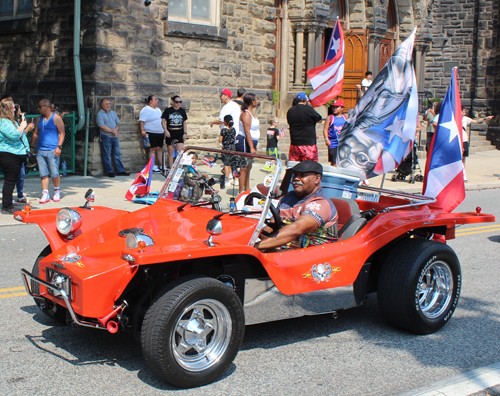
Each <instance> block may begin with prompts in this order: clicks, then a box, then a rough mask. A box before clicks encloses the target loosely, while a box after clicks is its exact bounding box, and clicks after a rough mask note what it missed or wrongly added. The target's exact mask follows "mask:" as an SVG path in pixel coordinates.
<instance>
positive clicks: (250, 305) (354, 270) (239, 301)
mask: <svg viewBox="0 0 500 396" xmlns="http://www.w3.org/2000/svg"><path fill="white" fill-rule="evenodd" d="M192 152H195V153H196V154H197V156H198V158H200V159H202V161H201V162H200V163H199V164H195V163H194V162H195V161H194V160H193V155H192ZM223 163H226V164H227V163H231V166H232V168H233V170H234V175H235V178H234V180H235V182H234V183H231V185H228V186H223V185H222V184H224V178H223V177H222V178H221V177H220V176H221V173H220V170H221V167H222V166H223ZM249 163H251V164H252V170H251V174H252V177H253V179H254V180H255V179H257V180H258V181H260V182H261V183H258V185H257V186H256V187H255V188H254V191H252V192H251V193H250V194H248V192H247V193H244V194H238V189H237V187H236V186H235V184H237V183H236V180H237V178H236V176H237V175H238V173H239V169H241V168H243V167H246V166H247V165H248V164H249ZM221 165H222V166H221ZM198 167H199V169H198ZM332 172H333V171H332ZM202 174H204V175H208V179H207V178H205V177H203V176H201V175H202ZM289 176H290V174H289V172H287V173H285V172H284V170H283V169H282V164H281V162H280V161H279V160H276V159H274V158H272V157H267V156H260V155H251V154H242V153H235V152H225V151H222V150H215V149H205V148H199V147H188V148H186V149H185V150H184V151H183V152H182V153H181V154H180V155H179V157H178V158H177V160H176V162H175V164H174V166H173V169H172V170H171V172H170V173H169V175H168V177H167V180H166V182H165V185H164V187H163V189H162V190H161V192H160V194H159V197H158V199H157V201H156V202H155V203H154V204H153V205H150V206H146V207H144V208H142V209H140V210H137V211H134V212H127V211H123V210H114V209H110V208H105V207H98V206H96V207H91V206H90V205H89V204H88V203H87V204H86V205H85V206H86V207H83V208H63V209H61V210H56V209H50V210H38V211H34V212H16V214H15V218H16V219H17V220H19V221H21V222H25V223H36V224H38V225H39V226H40V228H41V229H42V230H43V232H44V233H45V236H46V237H47V239H48V242H49V245H48V246H47V247H46V248H45V249H44V250H43V251H42V252H41V254H40V256H39V257H38V259H37V260H36V262H35V264H34V266H33V269H32V271H31V272H29V271H27V270H26V269H23V270H22V276H23V279H24V282H25V285H26V288H27V290H28V292H29V293H30V294H31V295H32V296H33V297H34V299H35V302H36V304H37V305H38V306H39V307H40V308H41V310H42V311H43V312H44V313H45V314H47V315H48V316H50V317H52V318H54V319H55V320H58V321H62V322H65V323H73V324H76V325H80V326H86V327H91V328H95V329H102V330H107V331H109V332H110V333H116V332H117V331H125V332H128V333H129V334H130V335H132V336H133V337H136V338H137V339H140V342H141V344H142V349H143V354H144V357H145V360H146V361H147V363H148V365H149V367H150V368H151V370H153V371H154V372H155V373H156V374H157V375H158V376H159V377H161V378H162V379H164V380H165V381H167V382H169V383H171V384H173V385H176V386H179V387H195V386H200V385H203V384H206V383H209V382H212V381H214V380H216V379H217V378H218V377H220V376H221V375H222V373H223V372H224V371H225V370H226V369H227V368H228V367H229V365H230V364H231V363H232V361H233V360H234V359H235V357H236V355H237V353H238V350H239V348H240V345H241V342H242V340H243V336H244V329H245V325H251V324H255V323H263V322H269V321H275V320H281V319H286V318H293V317H299V316H305V315H315V314H323V313H328V312H335V311H337V310H341V309H346V308H349V307H355V306H358V305H360V304H362V303H363V300H364V299H365V296H366V295H367V294H368V293H374V292H376V293H378V301H379V305H380V311H381V313H382V315H383V317H384V318H385V319H386V320H387V321H388V322H390V323H391V324H393V325H394V326H396V327H399V328H402V329H406V330H408V331H411V332H414V333H417V334H428V333H432V332H435V331H437V330H438V329H440V328H441V327H442V326H443V325H444V324H445V323H446V322H447V321H448V320H449V319H450V318H451V316H452V315H453V312H454V310H455V308H456V306H457V302H458V299H459V294H460V286H461V281H462V280H461V270H460V264H459V261H458V259H457V257H456V255H455V253H454V252H453V250H452V249H451V248H450V247H449V246H447V245H446V244H445V243H441V242H436V241H434V240H432V238H433V236H436V235H437V236H441V238H442V239H444V238H446V239H452V238H454V235H455V227H456V226H457V225H459V224H468V223H481V222H493V221H494V220H495V219H494V216H492V215H487V214H482V213H480V212H479V211H478V212H477V213H446V212H443V211H442V210H440V209H439V208H437V207H435V206H433V202H434V200H433V199H429V198H427V197H424V196H421V195H413V194H405V193H399V192H394V191H387V190H381V189H376V188H369V187H366V188H365V190H363V192H361V191H359V192H358V191H357V190H358V188H357V183H355V184H352V185H351V187H346V186H345V185H342V181H343V180H344V179H343V175H342V174H330V175H328V172H326V173H325V175H324V179H325V180H324V181H325V189H326V190H327V191H328V192H329V193H331V196H332V198H331V199H332V201H333V202H334V203H335V205H336V207H337V210H338V212H339V225H338V235H337V236H338V240H337V241H336V242H333V243H330V244H325V245H320V246H310V247H307V248H304V249H296V250H286V249H278V250H276V251H273V252H265V251H260V250H258V249H256V248H255V247H254V244H255V243H256V241H257V240H258V238H259V235H260V233H261V231H262V229H263V228H264V226H265V224H268V225H270V226H272V227H274V228H277V227H279V226H280V223H281V221H280V219H279V212H278V211H277V209H276V206H277V202H278V201H277V199H278V198H279V196H280V195H283V194H285V193H286V192H287V191H288V189H289V182H290V177H289ZM328 178H330V179H329V180H330V181H331V180H335V183H333V184H332V183H329V182H328ZM217 180H219V182H220V187H225V188H224V189H222V188H219V186H217V185H216V184H214V182H217ZM280 182H281V187H280V188H279V189H278V185H279V183H280ZM214 188H219V191H215V190H214ZM87 195H88V196H87V199H88V200H89V201H92V197H93V195H92V194H91V192H90V191H89V193H88V194H87ZM346 197H347V198H346ZM272 220H274V221H272Z"/></svg>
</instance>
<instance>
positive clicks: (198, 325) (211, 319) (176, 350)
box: [171, 299, 232, 372]
mask: <svg viewBox="0 0 500 396" xmlns="http://www.w3.org/2000/svg"><path fill="white" fill-rule="evenodd" d="M231 332H232V321H231V315H230V314H229V311H228V310H227V308H226V307H225V305H224V304H222V303H221V302H219V301H217V300H212V299H204V300H200V301H197V302H195V303H194V304H191V305H190V306H189V307H187V308H186V309H185V310H184V311H183V313H182V314H181V315H180V316H179V319H178V320H177V323H176V324H175V326H174V331H173V333H172V338H171V345H172V349H173V354H174V357H175V360H176V361H177V363H178V364H179V365H180V366H181V367H183V368H184V369H186V370H189V371H194V372H197V371H203V370H206V369H208V368H210V367H212V366H213V365H214V364H216V363H217V362H218V361H219V360H220V358H221V357H222V356H223V355H224V353H225V352H226V350H227V348H228V345H229V341H230V339H231Z"/></svg>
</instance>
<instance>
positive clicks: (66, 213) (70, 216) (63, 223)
mask: <svg viewBox="0 0 500 396" xmlns="http://www.w3.org/2000/svg"><path fill="white" fill-rule="evenodd" d="M81 225H82V216H80V213H78V212H77V211H76V210H73V209H70V208H62V209H61V210H60V211H59V212H58V213H57V216H56V227H57V231H59V232H60V233H61V234H63V235H68V234H71V233H72V232H75V231H76V230H78V229H79V228H80V226H81Z"/></svg>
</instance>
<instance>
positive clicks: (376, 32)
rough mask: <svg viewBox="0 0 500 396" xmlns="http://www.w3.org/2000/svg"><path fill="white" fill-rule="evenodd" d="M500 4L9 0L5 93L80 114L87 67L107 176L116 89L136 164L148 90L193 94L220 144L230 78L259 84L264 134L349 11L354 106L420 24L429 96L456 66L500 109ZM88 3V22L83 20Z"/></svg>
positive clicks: (1, 20) (0, 31)
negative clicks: (106, 131) (104, 101)
mask: <svg viewBox="0 0 500 396" xmlns="http://www.w3.org/2000/svg"><path fill="white" fill-rule="evenodd" d="M75 3H76V4H75ZM148 3H151V4H150V5H149V6H147V4H148ZM495 3H496V4H497V5H498V3H497V0H169V1H168V0H151V1H149V0H146V1H144V0H85V1H81V0H2V1H1V4H0V93H2V94H3V93H9V94H11V95H12V96H13V97H14V98H15V100H16V101H17V102H19V103H20V104H21V105H22V106H23V108H24V109H25V110H27V112H28V113H29V114H36V113H37V104H38V101H39V100H40V99H41V98H45V97H48V98H50V99H51V100H52V101H53V102H55V103H56V104H57V105H58V107H59V108H60V110H62V111H78V109H79V107H78V106H77V96H78V95H79V93H78V91H79V88H78V85H79V83H78V80H79V77H78V76H79V75H80V76H81V80H82V83H81V92H82V93H81V94H80V95H83V104H84V107H85V109H87V108H89V109H90V126H91V128H90V139H89V158H88V169H89V173H90V174H100V173H102V163H101V159H100V152H99V145H98V139H97V136H98V131H97V128H96V127H95V114H96V112H97V111H98V110H99V101H100V99H101V98H103V97H109V98H110V99H111V103H112V107H111V108H112V109H114V110H115V111H116V112H117V113H118V116H119V118H120V120H121V122H122V128H121V131H120V132H121V137H120V142H121V143H120V145H121V149H122V155H123V158H124V163H125V167H126V168H127V169H130V170H131V171H138V170H139V169H140V168H141V167H142V166H143V165H144V164H145V158H146V156H145V153H144V151H143V149H142V147H141V142H140V133H139V126H138V117H139V112H140V110H141V109H142V108H143V107H144V106H145V98H146V97H147V96H148V95H151V94H154V95H157V96H158V98H159V99H160V108H161V109H164V108H165V107H168V106H170V99H169V98H170V97H171V96H173V95H174V94H177V95H180V96H181V97H182V99H183V107H184V108H185V109H186V111H187V114H188V117H189V119H188V144H204V145H213V146H215V145H216V142H217V141H218V130H216V128H213V129H211V128H210V127H209V123H210V121H212V120H214V119H215V117H217V116H218V114H219V111H220V108H221V104H220V99H219V91H220V90H221V89H223V88H230V89H231V90H233V92H236V89H237V88H239V87H243V88H245V89H246V90H247V92H253V93H256V94H257V96H258V97H259V98H260V100H261V107H260V108H259V109H258V115H259V118H260V121H261V126H262V128H261V129H262V130H265V128H266V126H267V125H268V121H269V117H270V116H271V115H278V116H283V115H284V114H285V113H286V111H287V109H288V108H289V107H290V105H291V101H292V99H293V98H294V97H295V95H296V94H297V93H298V92H300V91H307V90H311V87H310V84H309V82H308V80H307V77H306V74H305V72H306V70H308V69H310V68H312V67H314V66H317V65H320V64H321V63H322V59H323V57H324V54H325V48H326V47H327V46H328V40H329V37H330V34H331V31H332V27H333V25H334V22H335V20H336V19H337V18H339V20H340V21H341V23H342V26H343V30H344V35H345V51H346V52H345V79H344V90H343V92H342V95H341V97H342V99H343V100H344V101H345V102H346V108H350V107H353V106H354V104H355V103H356V94H357V93H356V88H355V85H356V84H359V83H360V81H361V79H362V78H363V77H364V73H365V72H366V71H367V70H370V71H372V72H373V73H374V75H376V74H377V72H378V71H379V70H380V68H381V67H382V66H383V65H384V64H385V62H386V61H387V59H388V58H389V57H390V56H391V54H392V52H393V51H394V50H395V48H396V47H397V46H398V45H399V44H400V43H401V42H402V41H403V40H404V39H405V38H406V37H408V35H409V34H410V33H411V32H412V30H413V28H414V26H417V27H418V30H417V39H416V43H415V49H414V57H413V59H414V63H415V69H416V74H417V80H418V87H419V92H420V93H421V94H420V96H421V97H422V98H425V97H443V96H444V93H445V92H446V89H447V86H448V83H449V78H450V70H451V68H452V67H454V66H458V75H459V84H460V89H461V92H462V103H463V105H464V106H467V107H471V106H472V110H474V111H479V112H488V113H490V112H493V113H494V114H495V113H498V112H499V111H500V102H499V99H500V40H499V35H500V23H499V22H500V11H499V10H498V7H494V4H495ZM76 9H78V10H77V11H76V12H77V16H79V14H80V21H81V24H80V26H78V24H77V25H76V26H75V24H74V15H75V10H76ZM78 44H79V48H78V49H77V47H78ZM78 52H79V56H78ZM74 55H77V56H74ZM78 60H79V65H80V67H76V68H75V63H76V62H78ZM75 69H76V70H77V71H76V73H75ZM79 69H81V71H80V70H79ZM75 75H77V77H76V78H75ZM80 108H81V107H80ZM322 111H323V112H324V109H323V110H322ZM83 135H84V130H81V131H79V132H78V134H77V146H78V147H79V150H77V167H78V169H80V170H81V169H82V168H83V154H82V153H83V149H82V146H83V144H84V136H83Z"/></svg>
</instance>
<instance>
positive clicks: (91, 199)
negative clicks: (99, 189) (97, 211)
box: [85, 188, 94, 202]
mask: <svg viewBox="0 0 500 396" xmlns="http://www.w3.org/2000/svg"><path fill="white" fill-rule="evenodd" d="M85 199H86V200H87V202H94V190H92V189H91V188H89V189H88V190H87V192H86V193H85Z"/></svg>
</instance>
